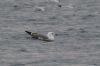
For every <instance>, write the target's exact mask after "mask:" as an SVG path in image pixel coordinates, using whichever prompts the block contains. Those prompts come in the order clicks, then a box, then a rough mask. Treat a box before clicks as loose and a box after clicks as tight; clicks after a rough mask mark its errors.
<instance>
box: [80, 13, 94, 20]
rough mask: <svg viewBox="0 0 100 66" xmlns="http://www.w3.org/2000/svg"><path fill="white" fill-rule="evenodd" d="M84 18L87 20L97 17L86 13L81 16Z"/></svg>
mask: <svg viewBox="0 0 100 66" xmlns="http://www.w3.org/2000/svg"><path fill="white" fill-rule="evenodd" d="M81 17H82V18H81V19H83V20H87V19H93V18H95V17H96V16H95V15H93V14H88V15H84V16H81Z"/></svg>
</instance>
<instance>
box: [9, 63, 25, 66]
mask: <svg viewBox="0 0 100 66" xmlns="http://www.w3.org/2000/svg"><path fill="white" fill-rule="evenodd" d="M9 66H25V64H22V63H12V64H10V65H9Z"/></svg>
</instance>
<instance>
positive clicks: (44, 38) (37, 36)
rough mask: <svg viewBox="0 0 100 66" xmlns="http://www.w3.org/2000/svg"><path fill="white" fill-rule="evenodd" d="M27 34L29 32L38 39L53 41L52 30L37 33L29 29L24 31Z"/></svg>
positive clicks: (53, 34)
mask: <svg viewBox="0 0 100 66" xmlns="http://www.w3.org/2000/svg"><path fill="white" fill-rule="evenodd" d="M25 32H26V33H27V34H29V35H30V36H31V37H32V38H34V39H39V40H43V41H54V36H55V33H54V32H48V33H47V35H43V34H39V33H33V32H30V31H25Z"/></svg>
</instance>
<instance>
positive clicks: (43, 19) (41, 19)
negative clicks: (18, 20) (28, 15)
mask: <svg viewBox="0 0 100 66" xmlns="http://www.w3.org/2000/svg"><path fill="white" fill-rule="evenodd" d="M26 21H44V19H34V18H33V19H27V20H26Z"/></svg>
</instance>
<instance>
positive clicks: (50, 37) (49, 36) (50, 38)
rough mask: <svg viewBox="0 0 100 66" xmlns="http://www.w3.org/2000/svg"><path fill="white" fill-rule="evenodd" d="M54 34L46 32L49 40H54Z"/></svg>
mask: <svg viewBox="0 0 100 66" xmlns="http://www.w3.org/2000/svg"><path fill="white" fill-rule="evenodd" d="M54 36H55V33H54V32H48V34H47V37H48V39H49V40H51V41H53V40H54Z"/></svg>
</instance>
